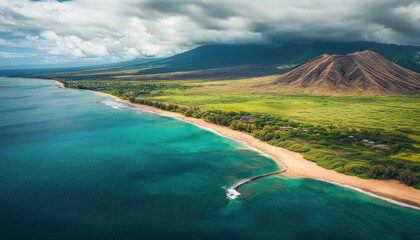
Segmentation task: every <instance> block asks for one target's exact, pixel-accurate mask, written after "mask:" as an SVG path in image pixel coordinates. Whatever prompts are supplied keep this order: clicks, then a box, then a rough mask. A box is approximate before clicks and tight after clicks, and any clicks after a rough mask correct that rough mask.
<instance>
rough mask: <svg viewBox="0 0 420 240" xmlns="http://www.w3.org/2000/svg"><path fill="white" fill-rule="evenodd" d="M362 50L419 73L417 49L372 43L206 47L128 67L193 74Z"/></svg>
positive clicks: (284, 65)
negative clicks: (212, 69)
mask: <svg viewBox="0 0 420 240" xmlns="http://www.w3.org/2000/svg"><path fill="white" fill-rule="evenodd" d="M364 50H371V51H374V52H377V53H379V54H381V55H382V56H384V57H385V58H387V59H388V60H390V61H392V62H394V63H396V64H398V65H400V66H403V67H405V68H408V69H410V70H412V71H415V72H418V73H420V47H419V46H403V45H395V44H384V43H375V42H314V43H311V44H296V43H288V44H284V45H281V46H278V47H276V46H274V45H205V46H201V47H198V48H195V49H192V50H189V51H186V52H183V53H180V54H177V55H175V56H173V57H169V58H166V59H162V60H160V61H155V62H152V63H146V64H140V65H135V66H131V67H132V68H134V67H138V68H142V69H141V70H139V72H138V74H140V75H145V74H157V73H169V72H177V71H193V70H203V69H210V68H219V67H231V66H239V65H262V66H265V67H266V68H269V67H270V68H277V67H279V66H281V67H282V68H287V67H290V66H294V65H298V64H301V63H303V62H306V61H308V60H310V59H312V58H315V57H317V56H319V55H321V54H340V55H344V54H349V53H353V52H359V51H364Z"/></svg>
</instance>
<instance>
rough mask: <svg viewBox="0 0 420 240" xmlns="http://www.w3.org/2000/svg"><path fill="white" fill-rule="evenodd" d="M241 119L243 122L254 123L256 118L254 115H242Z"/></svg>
mask: <svg viewBox="0 0 420 240" xmlns="http://www.w3.org/2000/svg"><path fill="white" fill-rule="evenodd" d="M239 120H240V121H241V122H243V123H253V122H255V120H256V119H255V118H253V117H247V116H242V117H241V118H240V119H239Z"/></svg>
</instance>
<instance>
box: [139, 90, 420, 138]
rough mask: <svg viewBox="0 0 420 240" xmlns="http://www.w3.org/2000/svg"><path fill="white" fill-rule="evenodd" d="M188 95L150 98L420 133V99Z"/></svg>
mask: <svg viewBox="0 0 420 240" xmlns="http://www.w3.org/2000/svg"><path fill="white" fill-rule="evenodd" d="M185 92H186V91H183V92H178V93H176V94H168V95H166V94H163V95H160V94H159V95H156V96H148V97H147V98H148V99H149V100H159V101H162V102H167V103H173V104H180V105H185V106H192V107H200V108H201V109H217V110H226V111H247V112H252V113H261V114H272V115H277V116H282V117H286V118H290V119H294V120H297V121H304V122H308V123H317V124H321V125H329V124H333V125H337V126H342V127H353V128H375V129H376V128H379V129H411V130H416V131H419V130H420V97H418V96H399V97H357V96H350V97H331V96H296V95H273V94H265V95H262V94H242V93H235V94H234V93H207V94H205V93H193V92H190V93H185Z"/></svg>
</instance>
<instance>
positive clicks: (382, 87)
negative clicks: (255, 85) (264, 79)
mask: <svg viewBox="0 0 420 240" xmlns="http://www.w3.org/2000/svg"><path fill="white" fill-rule="evenodd" d="M268 84H271V85H273V84H274V85H281V86H288V88H289V89H296V90H298V89H301V88H307V89H311V90H313V91H314V92H316V93H320V92H326V93H336V94H351V93H355V92H364V93H371V94H379V95H392V94H404V93H410V92H419V90H420V74H418V73H415V72H412V71H410V70H408V69H405V68H403V67H400V66H398V65H396V64H394V63H392V62H390V61H388V60H387V59H385V58H384V57H382V56H381V55H379V54H377V53H375V52H372V51H363V52H356V53H352V54H348V55H327V54H324V55H321V56H319V57H317V58H315V59H313V60H311V61H309V62H306V63H304V64H302V65H301V66H299V67H297V68H295V69H294V70H292V71H290V72H288V73H285V74H283V75H281V76H280V77H279V78H278V79H276V80H275V81H273V82H270V83H268Z"/></svg>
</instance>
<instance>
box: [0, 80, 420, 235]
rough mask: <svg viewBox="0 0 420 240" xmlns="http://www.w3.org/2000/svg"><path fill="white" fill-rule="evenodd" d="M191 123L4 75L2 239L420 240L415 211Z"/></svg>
mask: <svg viewBox="0 0 420 240" xmlns="http://www.w3.org/2000/svg"><path fill="white" fill-rule="evenodd" d="M277 170H278V167H277V165H276V164H275V162H274V161H273V160H271V159H270V158H267V157H265V156H262V155H260V154H258V153H257V152H255V151H252V150H250V149H248V148H247V147H246V146H243V145H242V144H241V143H238V142H235V141H233V140H231V139H227V138H224V137H222V136H219V135H217V134H215V133H213V132H210V131H206V130H204V129H201V128H199V127H197V126H195V125H192V124H189V123H186V122H183V121H180V120H178V119H173V118H169V117H165V116H161V115H157V114H154V113H151V112H148V111H146V110H142V109H139V108H135V107H132V106H129V105H127V104H124V103H120V102H117V101H116V100H114V99H113V98H110V97H108V96H105V95H102V94H97V93H92V92H87V91H80V90H72V89H62V88H60V87H59V85H58V84H57V83H56V82H54V81H49V80H36V79H18V78H0V238H1V239H3V240H6V239H183V240H186V239H200V240H203V239H241V240H246V239H252V240H255V239H271V240H272V239H322V240H325V239H340V240H345V239H374V238H375V239H404V240H408V239H419V236H420V211H418V210H415V209H411V208H406V207H401V206H398V205H393V204H391V203H388V202H386V201H383V200H380V199H377V198H372V197H369V196H367V195H364V194H362V193H359V192H357V191H354V190H351V189H347V188H343V187H340V186H336V185H333V184H330V183H327V182H322V181H317V180H313V179H294V178H287V177H283V176H281V175H280V176H269V177H266V178H262V179H258V180H256V181H254V182H251V183H249V184H247V185H245V186H243V187H242V188H241V189H240V193H241V195H240V196H239V197H238V198H236V199H229V198H228V197H227V196H226V193H227V188H228V187H229V186H231V185H232V184H234V183H235V182H237V181H239V180H241V179H244V178H248V177H251V176H254V175H257V174H261V173H266V172H271V171H277Z"/></svg>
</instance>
